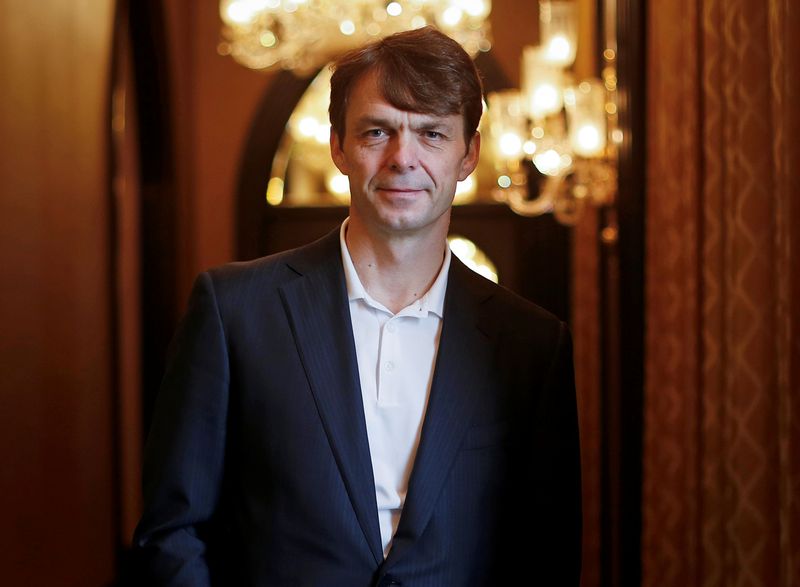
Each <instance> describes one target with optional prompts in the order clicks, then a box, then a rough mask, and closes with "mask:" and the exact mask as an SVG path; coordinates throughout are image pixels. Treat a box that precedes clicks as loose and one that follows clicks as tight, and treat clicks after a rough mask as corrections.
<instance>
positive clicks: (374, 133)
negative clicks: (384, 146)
mask: <svg viewBox="0 0 800 587" xmlns="http://www.w3.org/2000/svg"><path fill="white" fill-rule="evenodd" d="M364 136H366V137H369V138H371V139H379V138H382V137H384V136H386V132H385V131H384V130H383V129H381V128H371V129H369V130H368V131H367V132H365V133H364Z"/></svg>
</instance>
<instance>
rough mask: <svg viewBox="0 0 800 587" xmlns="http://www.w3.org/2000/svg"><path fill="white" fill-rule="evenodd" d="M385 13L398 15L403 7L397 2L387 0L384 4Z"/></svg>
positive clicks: (401, 12)
mask: <svg viewBox="0 0 800 587" xmlns="http://www.w3.org/2000/svg"><path fill="white" fill-rule="evenodd" d="M386 13H387V14H388V15H389V16H400V15H401V14H403V7H402V6H401V5H400V3H398V2H389V4H388V5H387V6H386Z"/></svg>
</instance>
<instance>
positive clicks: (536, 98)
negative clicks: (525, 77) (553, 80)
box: [531, 83, 561, 115]
mask: <svg viewBox="0 0 800 587" xmlns="http://www.w3.org/2000/svg"><path fill="white" fill-rule="evenodd" d="M531 108H532V109H533V112H534V113H536V114H541V115H546V114H553V113H555V112H558V111H559V110H560V109H561V92H560V91H559V89H558V88H557V87H556V86H554V85H552V84H546V83H545V84H541V85H539V86H537V87H536V89H534V90H533V95H532V96H531Z"/></svg>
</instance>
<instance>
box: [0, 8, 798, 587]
mask: <svg viewBox="0 0 800 587" xmlns="http://www.w3.org/2000/svg"><path fill="white" fill-rule="evenodd" d="M0 7H1V8H2V12H1V14H2V18H0V53H1V54H2V56H3V57H2V59H0V206H1V207H0V271H2V273H1V275H2V277H0V341H1V343H2V347H0V504H1V505H2V520H3V521H2V525H1V526H0V527H1V528H2V531H0V582H2V584H5V585H26V586H39V585H42V586H44V585H48V586H50V585H59V586H62V585H63V586H73V585H74V586H90V587H94V586H106V585H115V584H117V583H118V582H119V579H120V577H121V573H122V570H123V569H124V567H125V564H126V561H127V560H128V556H127V553H128V550H129V547H130V540H131V535H132V532H133V529H134V527H135V524H136V521H137V519H138V516H139V514H140V509H141V493H140V481H141V478H140V467H141V450H142V446H143V443H144V440H145V438H146V433H147V429H148V425H149V418H150V412H151V410H152V404H153V399H154V397H155V395H156V393H157V389H158V384H159V380H160V377H161V373H162V370H163V366H164V358H165V353H166V349H167V346H168V344H169V340H170V337H171V336H172V333H173V331H174V329H175V327H176V325H177V322H178V320H179V318H180V316H181V314H182V312H183V309H184V305H185V301H186V298H187V295H188V292H189V289H190V287H191V284H192V281H193V279H194V276H195V275H196V274H197V273H198V272H199V271H202V270H204V269H205V268H208V267H211V266H214V265H218V264H221V263H225V262H229V261H232V260H238V259H248V258H253V257H255V256H259V255H264V254H269V253H271V252H274V251H277V250H282V249H285V248H288V247H292V246H297V245H299V244H302V243H305V242H309V241H310V240H312V239H314V238H316V237H318V236H321V235H322V234H324V233H325V232H327V231H328V230H330V229H332V228H333V227H335V226H336V225H337V224H338V223H339V222H340V221H341V220H342V219H343V218H344V217H345V216H346V210H347V209H346V204H347V195H346V192H347V189H346V180H345V183H344V184H342V178H341V177H337V176H336V174H335V173H334V172H333V170H332V167H331V165H330V162H329V159H328V158H327V155H326V147H325V145H326V144H327V137H328V134H327V133H328V132H329V130H328V128H327V122H326V120H325V108H326V103H325V100H326V99H327V98H326V96H325V84H326V80H325V74H326V68H325V65H326V63H327V61H328V60H329V59H330V58H332V57H333V56H335V55H336V54H337V53H338V52H340V51H342V50H344V49H346V48H347V47H349V46H352V45H353V44H357V43H359V42H363V41H364V40H367V39H369V38H373V37H378V36H380V35H383V34H387V33H389V32H391V31H392V30H398V29H400V28H408V27H412V26H421V25H423V24H426V23H427V24H436V25H437V26H439V27H440V28H442V29H443V30H445V31H446V32H448V34H451V35H452V36H454V37H455V38H457V39H458V40H459V41H460V42H462V44H463V45H464V46H465V48H466V49H467V50H468V51H469V52H470V53H471V54H473V55H474V57H475V60H476V63H477V64H478V67H479V69H480V70H481V72H482V75H483V77H484V81H485V86H486V94H487V95H486V98H487V99H486V112H485V115H484V120H483V122H482V124H481V133H482V135H483V154H482V159H481V164H480V166H479V169H478V170H477V171H476V174H475V175H474V176H473V177H471V178H470V179H469V181H467V182H464V185H461V186H460V188H459V193H458V196H457V201H456V203H457V205H456V206H455V208H454V212H453V221H452V230H451V232H452V235H451V237H452V240H451V247H452V248H453V250H454V252H456V254H459V256H461V257H462V258H463V259H465V260H466V261H467V262H468V263H469V264H471V266H473V267H474V268H475V270H477V271H479V272H481V273H483V274H484V275H487V276H488V277H490V278H492V279H495V280H498V281H499V282H500V283H501V284H503V285H506V286H507V287H510V288H511V289H514V290H515V291H517V292H519V293H520V294H521V295H524V296H526V297H528V298H530V299H532V300H534V301H536V302H537V303H539V304H541V305H543V306H545V307H546V308H548V309H550V310H551V311H553V312H555V313H556V314H558V315H559V316H560V317H562V318H563V319H565V320H566V321H567V322H568V323H569V324H570V327H571V328H572V331H573V335H574V339H575V353H576V354H575V359H576V375H577V383H578V394H579V398H578V399H579V412H580V420H581V435H582V438H581V443H582V458H583V474H584V479H583V483H584V489H583V492H584V529H585V532H584V564H583V569H584V573H583V585H584V586H585V587H597V586H601V585H602V586H626V587H628V586H630V587H634V586H639V585H646V586H653V587H655V586H659V587H673V586H674V587H687V586H692V587H693V586H698V587H699V586H726V587H727V586H740V585H741V586H745V585H746V586H763V587H790V586H798V585H800V503H799V502H800V498H798V496H800V450H799V449H798V447H800V408H798V406H800V334H799V333H800V235H799V234H798V229H797V227H798V225H800V175H799V174H798V170H799V169H800V114H799V112H800V111H798V108H797V104H798V103H800V35H798V34H797V31H800V14H798V10H797V7H796V6H795V5H793V4H791V3H789V2H788V1H786V0H764V1H763V2H746V1H745V0H730V1H725V0H675V1H673V2H662V1H659V0H567V1H560V2H559V1H542V2H539V3H536V2H531V1H530V0H494V1H493V2H489V1H488V0H441V1H435V0H407V1H405V2H399V1H398V2H377V1H376V2H372V1H370V0H357V1H352V2H335V1H334V0H316V1H312V0H294V1H288V2H287V1H285V0H284V1H283V2H280V1H278V0H222V1H221V2H220V1H219V0H200V1H190V0H138V1H137V0H93V1H91V2H89V1H87V0H74V1H71V2H64V1H60V0H40V1H38V2H23V1H21V0H0ZM420 19H421V20H420Z"/></svg>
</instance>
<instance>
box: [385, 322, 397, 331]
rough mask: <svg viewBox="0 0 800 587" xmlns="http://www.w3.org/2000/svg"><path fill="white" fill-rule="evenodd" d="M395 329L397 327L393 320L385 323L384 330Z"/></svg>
mask: <svg viewBox="0 0 800 587" xmlns="http://www.w3.org/2000/svg"><path fill="white" fill-rule="evenodd" d="M395 330H397V327H396V326H395V325H394V322H389V323H388V324H387V325H386V331H387V332H394V331H395Z"/></svg>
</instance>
